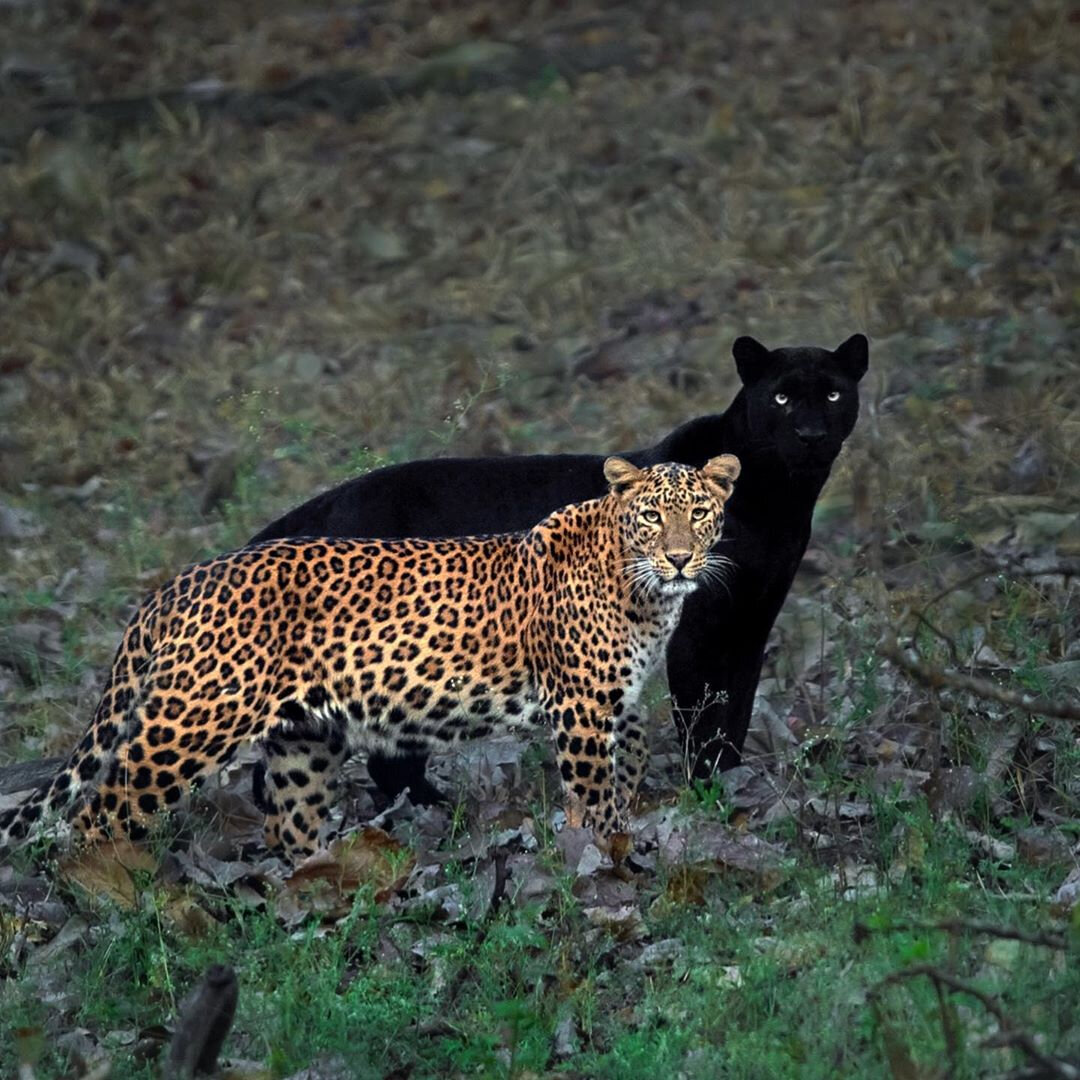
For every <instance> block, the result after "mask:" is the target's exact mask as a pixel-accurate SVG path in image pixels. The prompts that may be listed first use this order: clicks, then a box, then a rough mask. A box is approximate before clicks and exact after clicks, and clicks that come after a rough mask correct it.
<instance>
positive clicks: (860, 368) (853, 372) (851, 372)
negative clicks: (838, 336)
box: [833, 334, 870, 382]
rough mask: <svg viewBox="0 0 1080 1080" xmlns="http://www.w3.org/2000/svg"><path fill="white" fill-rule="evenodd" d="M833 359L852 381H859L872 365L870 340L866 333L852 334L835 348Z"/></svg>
mask: <svg viewBox="0 0 1080 1080" xmlns="http://www.w3.org/2000/svg"><path fill="white" fill-rule="evenodd" d="M833 359H834V360H835V361H836V365H837V367H839V368H840V370H841V371H842V372H843V373H844V374H845V375H846V376H847V377H848V378H849V379H851V380H852V382H858V381H859V380H860V379H861V378H862V377H863V376H864V375H865V374H866V369H867V368H868V367H869V366H870V342H868V341H867V340H866V336H865V335H864V334H852V335H851V337H849V338H848V339H847V341H845V342H844V343H843V345H838V346H837V347H836V348H835V349H834V350H833Z"/></svg>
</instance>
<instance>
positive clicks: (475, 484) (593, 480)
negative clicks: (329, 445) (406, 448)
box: [251, 454, 642, 543]
mask: <svg viewBox="0 0 1080 1080" xmlns="http://www.w3.org/2000/svg"><path fill="white" fill-rule="evenodd" d="M629 456H630V458H631V459H634V458H638V457H641V456H642V455H640V454H638V455H629ZM634 463H635V464H639V462H638V461H636V460H635V461H634ZM606 490H607V486H606V483H605V481H604V458H603V457H602V456H601V455H598V454H534V455H528V456H522V457H486V458H433V459H431V460H429V461H410V462H406V463H405V464H402V465H391V466H389V467H387V468H384V469H378V470H376V471H375V472H372V473H368V474H367V475H366V476H358V477H356V478H355V479H353V480H348V481H346V482H345V483H344V484H340V485H338V487H336V488H332V489H331V490H329V491H324V492H323V493H322V494H320V495H316V496H315V497H314V498H313V499H309V500H308V501H307V502H306V503H304V504H303V505H301V506H298V507H296V509H294V510H290V511H289V512H288V513H287V514H284V515H283V516H282V517H280V518H278V519H277V520H276V521H272V522H271V523H270V524H269V525H267V526H266V528H265V529H263V530H262V531H261V532H260V533H259V534H258V535H256V536H254V537H253V538H252V540H251V542H252V543H258V542H259V541H262V540H277V539H281V538H284V537H290V536H353V537H365V538H370V539H379V540H389V539H397V538H402V537H441V536H465V535H477V534H482V533H503V532H519V531H522V530H524V529H529V528H531V527H532V526H533V525H535V524H537V522H539V521H541V520H542V519H543V518H545V517H546V516H547V515H548V514H550V513H551V512H552V511H553V510H558V509H559V508H560V507H562V506H566V505H568V504H569V503H575V502H583V501H584V500H586V499H593V498H596V497H598V496H600V495H603V494H604V492H605V491H606Z"/></svg>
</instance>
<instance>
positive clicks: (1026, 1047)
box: [870, 964, 1080, 1080]
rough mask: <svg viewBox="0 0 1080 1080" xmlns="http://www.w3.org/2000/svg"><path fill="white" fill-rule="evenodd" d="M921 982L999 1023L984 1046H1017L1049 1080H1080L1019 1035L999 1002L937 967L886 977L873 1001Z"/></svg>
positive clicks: (1022, 1033)
mask: <svg viewBox="0 0 1080 1080" xmlns="http://www.w3.org/2000/svg"><path fill="white" fill-rule="evenodd" d="M918 978H927V979H929V980H930V981H931V982H932V983H933V985H934V989H935V991H936V992H937V993H938V996H939V999H940V998H941V995H942V988H946V989H948V990H951V991H953V993H956V994H966V995H967V996H968V997H972V998H974V999H975V1000H976V1001H977V1002H979V1004H980V1005H982V1007H983V1008H984V1009H985V1010H986V1011H987V1012H988V1013H989V1014H990V1015H991V1016H992V1017H993V1018H994V1019H995V1020H996V1021H997V1022H998V1027H1000V1029H1001V1032H1000V1034H999V1035H997V1036H992V1037H991V1039H990V1040H987V1041H986V1042H985V1043H984V1045H997V1046H1000V1045H1002V1044H1003V1043H1004V1044H1007V1045H1011V1046H1015V1047H1016V1048H1017V1049H1018V1050H1020V1051H1021V1052H1022V1053H1024V1054H1025V1055H1026V1056H1027V1057H1028V1058H1029V1059H1030V1060H1031V1061H1034V1062H1036V1063H1037V1064H1038V1065H1039V1066H1040V1068H1042V1069H1043V1070H1045V1073H1046V1075H1047V1076H1048V1077H1053V1078H1055V1080H1080V1069H1077V1067H1076V1066H1074V1065H1071V1064H1070V1063H1069V1062H1067V1061H1062V1060H1061V1059H1060V1058H1053V1057H1048V1056H1047V1055H1046V1054H1044V1053H1043V1052H1042V1051H1041V1050H1040V1049H1039V1048H1038V1047H1037V1046H1036V1045H1035V1040H1034V1039H1033V1038H1032V1037H1031V1036H1030V1035H1029V1034H1028V1033H1027V1032H1025V1031H1017V1030H1016V1029H1015V1028H1014V1027H1013V1026H1012V1024H1010V1023H1009V1018H1008V1017H1007V1016H1006V1015H1005V1010H1004V1009H1003V1008H1002V1006H1001V1003H1000V1002H999V1001H998V1000H997V998H995V997H994V996H993V995H991V994H988V993H987V992H986V991H985V990H980V989H979V988H978V987H977V986H972V985H971V984H970V983H966V982H963V981H962V980H960V979H958V978H957V977H956V976H955V975H950V974H949V973H948V972H947V971H942V970H941V969H940V968H937V967H934V965H933V964H914V965H912V966H911V967H909V968H904V969H903V970H902V971H894V972H893V973H892V974H891V975H886V976H885V978H884V979H882V980H881V981H880V982H879V983H878V984H877V985H876V986H874V987H872V988H871V990H870V997H871V998H872V999H875V1000H876V999H877V998H878V997H880V995H881V991H882V990H884V989H885V987H887V986H893V985H896V984H897V983H901V982H905V981H907V980H909V979H918Z"/></svg>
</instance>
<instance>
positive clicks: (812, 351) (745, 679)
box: [252, 334, 867, 801]
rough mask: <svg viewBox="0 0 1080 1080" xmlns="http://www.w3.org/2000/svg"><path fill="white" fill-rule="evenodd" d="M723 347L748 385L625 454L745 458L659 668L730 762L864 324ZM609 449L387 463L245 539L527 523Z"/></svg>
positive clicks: (833, 439) (709, 750) (424, 790)
mask: <svg viewBox="0 0 1080 1080" xmlns="http://www.w3.org/2000/svg"><path fill="white" fill-rule="evenodd" d="M732 351H733V353H734V356H735V363H736V367H737V369H738V372H739V377H740V378H741V379H742V383H743V386H742V389H740V391H739V393H738V394H737V395H736V396H735V399H734V400H733V401H732V403H731V405H730V406H729V407H728V409H727V411H726V412H724V413H721V414H720V415H714V416H702V417H699V418H698V419H696V420H691V421H689V422H688V423H686V424H683V425H682V427H680V428H677V429H676V430H675V431H673V432H672V433H671V434H670V435H668V436H667V438H665V439H663V440H661V441H660V442H659V443H657V444H656V445H655V446H651V447H648V448H647V449H644V450H637V451H634V452H632V453H628V454H624V455H623V456H624V457H626V458H627V459H628V460H630V461H632V462H633V463H634V464H635V465H639V466H644V465H651V464H655V463H657V462H661V461H679V462H683V463H685V464H687V465H695V466H700V465H703V464H704V463H705V461H706V460H707V459H708V458H711V457H715V456H716V455H718V454H736V455H737V456H738V457H739V460H740V461H741V462H742V474H741V475H740V477H739V480H738V483H737V484H736V485H735V494H734V495H733V496H732V498H731V501H730V502H729V503H728V505H727V514H726V521H725V525H724V539H723V540H722V541H721V547H720V551H721V553H722V554H723V555H725V556H727V558H729V559H730V560H731V561H732V563H733V564H734V565H733V567H732V569H731V572H730V574H729V575H728V576H727V579H726V581H725V582H724V583H723V584H716V585H710V586H706V587H703V588H701V589H699V590H698V591H697V592H696V593H693V594H692V595H691V596H690V597H689V599H688V600H687V602H686V607H685V608H684V613H683V617H682V621H681V623H680V624H679V628H678V630H677V631H676V633H675V636H674V638H673V639H672V642H671V646H670V648H669V650H668V682H669V686H670V690H671V694H672V697H673V699H674V702H675V706H676V710H677V713H678V715H679V716H680V719H681V722H682V723H684V724H686V725H687V726H688V727H689V728H690V731H691V743H690V745H691V750H692V753H693V769H694V773H695V775H697V776H707V775H708V774H710V773H711V772H712V771H713V770H714V769H721V770H723V769H727V768H730V767H732V766H733V765H736V764H738V762H739V755H740V752H741V750H742V744H743V740H744V739H745V737H746V729H747V725H748V724H749V722H750V710H751V707H752V705H753V699H754V691H755V689H756V688H757V683H758V678H759V676H760V674H761V663H762V657H763V655H764V652H765V643H766V638H767V637H768V635H769V630H770V629H771V628H772V624H773V621H774V620H775V619H776V615H777V613H778V612H779V610H780V605H781V604H782V603H783V601H784V597H785V596H786V595H787V591H788V589H789V588H790V586H791V582H792V579H793V578H794V576H795V571H796V569H797V568H798V565H799V561H800V560H801V558H802V556H803V552H804V551H805V550H806V545H807V542H808V541H809V538H810V518H811V515H812V513H813V509H814V503H815V501H816V500H817V497H818V494H819V493H820V491H821V488H822V485H823V484H824V483H825V480H826V479H827V478H828V475H829V469H830V468H831V466H832V463H833V461H834V460H835V459H836V455H837V454H838V453H839V452H840V447H841V446H842V444H843V442H844V439H846V438H847V436H848V435H849V434H850V433H851V429H852V428H853V427H854V425H855V419H856V417H857V416H858V411H859V399H858V383H859V380H860V379H861V378H862V377H863V375H864V374H865V373H866V367H867V341H866V338H865V337H863V336H862V334H855V335H854V336H853V337H851V338H849V339H848V340H847V341H845V342H844V343H843V344H842V345H841V346H840V347H839V348H838V349H836V351H835V352H830V351H829V350H827V349H818V348H788V349H775V350H773V351H771V352H770V351H769V350H768V349H766V348H765V346H763V345H761V344H759V343H758V342H757V341H755V340H754V339H753V338H749V337H741V338H739V339H738V340H737V341H736V342H735V344H734V346H733V349H732ZM831 395H837V397H836V400H834V401H830V400H829V398H830V396H831ZM603 462H604V455H592V454H554V455H533V456H528V457H501V458H441V459H435V460H430V461H414V462H409V463H407V464H403V465H394V466H390V467H389V468H385V469H379V470H377V471H376V472H372V473H369V474H367V475H366V476H361V477H357V478H356V479H355V480H349V481H347V482H346V483H344V484H341V485H339V486H338V487H336V488H333V489H332V490H330V491H326V492H323V494H321V495H317V496H315V498H313V499H311V500H309V501H308V502H306V503H304V504H303V506H300V507H297V508H296V509H295V510H292V511H290V512H289V513H287V514H285V515H284V516H283V517H280V518H278V520H277V521H274V522H272V523H271V524H270V525H268V526H267V527H266V528H265V529H263V530H262V532H260V533H259V534H258V535H257V536H256V537H254V538H253V541H252V542H253V543H254V542H255V541H259V540H269V539H272V538H276V537H285V536H362V537H372V538H392V537H405V536H417V537H433V536H461V535H466V534H470V533H485V532H487V533H491V532H511V531H514V530H519V529H527V528H529V527H530V526H532V525H535V524H536V522H538V521H539V520H541V518H543V517H544V516H546V515H547V514H548V513H550V512H551V511H552V510H555V509H556V508H558V507H560V506H564V505H566V504H567V503H572V502H579V501H581V500H584V499H591V498H594V497H595V496H598V495H602V494H603V493H604V491H605V481H604V473H603ZM369 769H370V771H371V776H372V778H373V779H374V780H375V782H376V783H377V784H378V785H379V787H380V788H382V789H383V791H384V792H386V793H387V794H389V795H396V794H397V793H398V792H399V791H401V790H402V789H403V788H404V787H405V786H406V785H408V786H409V788H410V789H411V794H412V796H413V798H414V799H416V800H417V801H432V800H435V799H437V798H439V793H438V792H437V791H436V789H435V788H434V787H432V786H431V784H429V783H428V781H427V780H426V778H425V776H424V769H425V759H424V758H423V757H415V758H386V757H382V756H381V755H377V754H373V755H372V756H371V758H370V760H369Z"/></svg>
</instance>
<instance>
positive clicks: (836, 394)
mask: <svg viewBox="0 0 1080 1080" xmlns="http://www.w3.org/2000/svg"><path fill="white" fill-rule="evenodd" d="M825 400H826V401H834V402H835V401H839V400H840V391H839V390H830V391H829V392H828V394H826V395H825Z"/></svg>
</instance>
